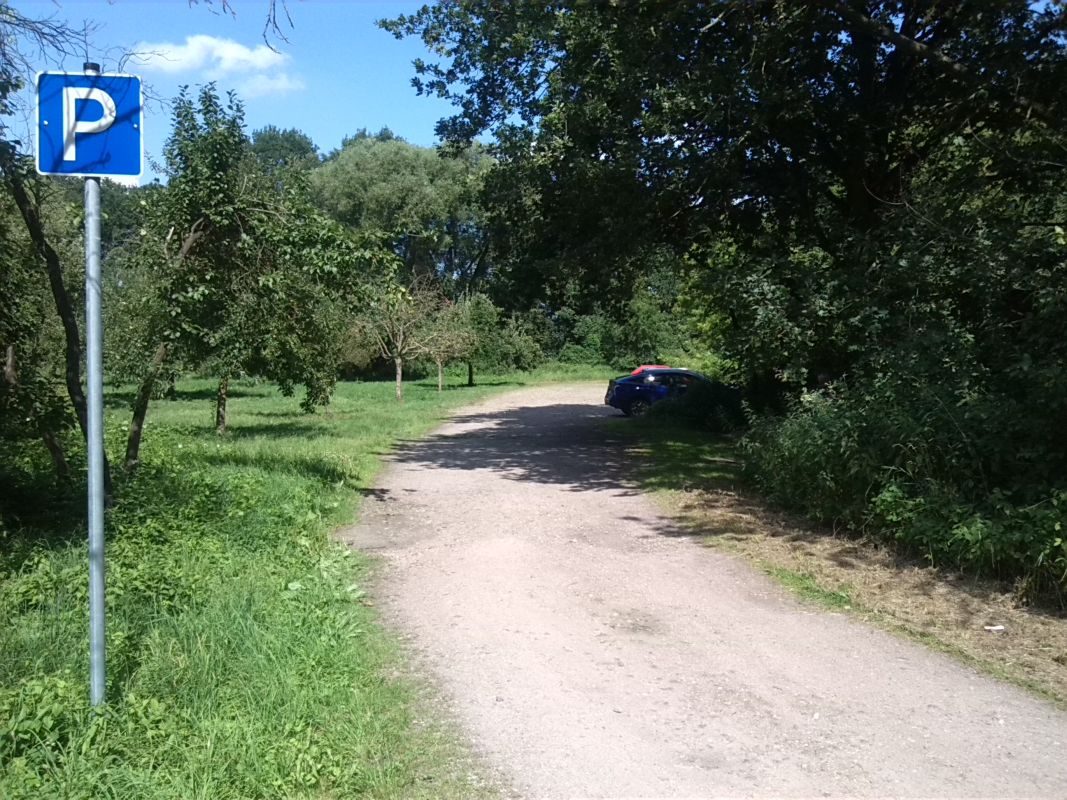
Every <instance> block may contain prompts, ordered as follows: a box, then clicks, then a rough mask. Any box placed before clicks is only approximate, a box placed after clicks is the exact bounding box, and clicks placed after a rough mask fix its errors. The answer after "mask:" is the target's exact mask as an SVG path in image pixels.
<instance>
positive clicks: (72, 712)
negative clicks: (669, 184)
mask: <svg viewBox="0 0 1067 800" xmlns="http://www.w3.org/2000/svg"><path fill="white" fill-rule="evenodd" d="M572 375H573V373H572ZM578 376H580V377H590V375H589V372H588V370H586V371H585V372H584V373H580V374H579V375H578ZM559 377H571V376H560V375H556V374H553V373H552V372H551V371H547V372H542V373H540V374H534V375H532V376H530V375H527V376H524V377H520V378H515V377H514V376H508V377H504V378H501V377H496V378H494V377H491V376H489V377H485V378H481V379H480V380H481V384H482V385H480V386H478V387H475V388H473V389H468V388H465V387H464V388H462V389H458V388H457V389H456V390H454V391H446V392H441V393H439V392H437V391H436V386H434V385H433V384H432V383H430V382H426V383H418V384H413V385H410V386H409V388H408V391H407V394H406V402H405V403H404V404H403V405H400V404H397V403H396V401H395V400H394V399H393V397H392V391H393V389H392V386H391V385H390V384H388V383H365V384H344V385H341V386H340V387H339V388H338V392H337V395H336V398H335V400H334V402H333V403H332V404H331V406H330V408H329V409H328V410H327V411H325V412H320V413H319V414H316V415H312V416H305V415H302V414H301V413H300V412H299V404H298V400H297V399H293V398H289V399H287V398H283V397H281V396H279V395H278V394H277V392H276V391H274V390H273V389H271V388H268V387H265V386H256V385H251V384H245V385H239V386H236V387H234V391H233V392H232V398H233V399H232V401H231V404H230V426H231V427H230V432H229V433H228V434H227V435H226V436H224V437H218V436H216V435H215V434H214V432H213V424H212V407H211V396H212V393H213V392H212V388H213V387H212V386H211V385H210V384H209V383H207V382H196V381H190V382H184V383H181V384H179V387H178V396H177V399H175V400H169V401H160V402H157V403H155V404H154V405H153V408H152V410H151V412H150V415H149V421H148V426H149V427H148V430H147V432H146V436H145V443H144V448H143V453H142V462H143V464H142V467H141V468H140V469H139V470H138V471H137V472H136V473H135V474H134V475H133V476H130V477H122V478H120V480H119V481H118V483H117V497H118V502H117V504H116V506H115V508H114V510H112V511H111V512H110V513H109V515H108V520H107V537H108V552H107V556H108V634H107V641H108V657H109V662H108V687H107V698H108V705H107V707H106V709H105V710H104V711H103V713H99V714H93V713H90V710H89V708H88V706H87V688H86V675H87V668H88V665H87V661H88V658H87V597H86V595H87V591H86V584H87V579H86V556H85V546H84V541H83V531H84V512H83V508H82V507H83V504H84V500H83V498H84V494H83V489H82V487H80V486H79V487H76V488H73V489H65V490H64V489H59V488H56V487H54V486H52V485H50V484H49V482H48V480H47V479H46V478H44V477H42V476H46V475H47V474H48V465H47V464H46V463H45V461H44V459H43V458H42V457H41V456H42V454H40V453H38V452H37V451H36V448H33V447H28V448H25V449H23V450H21V451H19V452H18V453H16V454H14V456H13V457H12V458H11V459H8V460H7V461H6V462H5V463H4V464H3V466H2V467H0V470H2V474H0V479H2V481H3V485H4V496H3V502H2V505H0V510H2V516H0V618H2V620H3V632H2V634H0V797H3V798H12V799H14V798H23V797H25V798H30V797H33V798H44V797H63V798H81V797H84V798H93V800H96V799H97V798H107V797H115V798H132V797H138V798H174V799H175V800H177V799H178V798H181V800H191V799H192V798H212V800H221V799H224V798H258V797H353V796H371V797H393V796H398V795H406V794H411V793H418V792H417V790H418V788H419V787H420V786H422V785H424V781H425V779H427V778H432V779H433V782H432V783H430V784H429V785H431V786H433V787H434V790H433V792H432V794H435V795H436V794H448V793H449V791H450V789H449V781H448V778H449V775H450V772H449V769H448V766H447V764H444V763H440V762H438V761H434V759H433V758H432V757H429V758H428V757H427V756H426V755H425V752H426V751H427V750H430V749H432V748H430V747H429V740H428V737H429V736H430V734H429V733H425V732H419V730H417V729H416V727H415V726H413V724H412V690H411V688H410V687H408V686H406V685H405V684H404V683H403V682H402V681H399V680H396V679H394V678H391V677H390V676H391V675H392V674H394V673H395V672H396V668H397V666H398V661H397V659H398V656H397V653H396V652H395V649H394V646H393V644H392V643H391V641H390V640H389V639H388V637H387V636H386V635H384V634H383V633H382V631H381V629H380V628H379V627H378V625H377V623H376V621H375V618H374V614H373V609H372V608H371V607H370V606H369V605H368V604H367V601H366V598H365V596H364V590H365V588H364V587H365V583H366V578H367V573H368V563H367V561H366V559H365V558H363V557H362V556H360V555H358V554H355V553H352V552H351V551H348V550H346V549H344V548H343V547H341V546H339V545H337V544H335V543H333V542H332V541H331V539H330V533H331V531H332V530H333V529H335V528H336V527H337V526H338V525H340V524H343V523H345V522H347V521H350V520H351V519H352V518H353V516H354V514H355V512H356V511H357V509H358V505H359V502H360V500H361V498H362V496H363V495H364V494H366V493H367V492H368V491H369V490H370V489H371V487H372V486H373V482H374V478H375V475H376V473H377V470H378V469H379V464H380V459H381V456H382V455H383V454H384V453H386V452H388V450H389V449H390V448H391V447H392V446H393V445H394V444H395V443H396V441H397V440H398V439H405V438H410V437H415V436H418V435H420V434H421V433H423V432H424V431H425V430H426V429H427V428H429V427H430V426H431V425H432V424H433V423H434V422H435V421H437V420H438V419H440V418H441V417H442V416H443V415H444V414H445V413H446V412H447V411H448V410H449V409H450V408H452V407H454V406H457V405H459V404H462V403H466V402H469V401H472V400H475V399H477V398H479V397H482V396H484V395H485V394H487V393H489V392H493V391H498V390H500V389H501V388H508V387H510V386H512V385H514V384H516V383H520V382H529V381H536V380H546V379H552V378H557V379H558V378H559ZM128 400H129V397H128V396H127V395H126V394H124V393H123V392H121V391H113V392H111V393H109V395H108V403H109V412H108V424H107V428H108V433H109V441H108V449H109V451H110V452H112V453H118V452H121V446H122V443H123V437H124V434H125V431H124V429H123V427H124V425H125V423H126V422H127V420H128V413H127V411H126V406H127V403H128ZM453 777H454V776H453ZM468 788H470V787H466V788H458V789H457V788H456V787H455V786H453V787H452V789H451V791H452V792H453V793H459V794H461V795H464V796H466V795H468V794H469V793H470V792H468Z"/></svg>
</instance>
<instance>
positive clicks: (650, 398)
mask: <svg viewBox="0 0 1067 800" xmlns="http://www.w3.org/2000/svg"><path fill="white" fill-rule="evenodd" d="M698 383H704V384H708V385H710V384H711V380H710V379H708V378H707V377H705V376H704V375H701V374H700V373H699V372H693V371H692V370H688V369H670V368H668V369H660V368H658V367H650V368H647V369H642V370H641V371H640V372H637V373H636V374H634V373H631V374H630V375H622V376H620V377H618V378H613V379H612V380H611V381H609V382H608V392H607V394H606V395H605V396H604V404H605V405H609V406H612V407H613V408H617V409H619V411H621V412H622V413H623V414H625V415H626V416H628V417H638V416H640V415H641V414H644V413H645V412H646V411H648V409H649V408H651V407H652V404H653V403H658V402H659V401H660V400H666V399H667V398H668V397H680V396H682V395H683V394H685V393H686V392H687V391H688V390H689V389H690V387H692V386H694V385H696V384H698Z"/></svg>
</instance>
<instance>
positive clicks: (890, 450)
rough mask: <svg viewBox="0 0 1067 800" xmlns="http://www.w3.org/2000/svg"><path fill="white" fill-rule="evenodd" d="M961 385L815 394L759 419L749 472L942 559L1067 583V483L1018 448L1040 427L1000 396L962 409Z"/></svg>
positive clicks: (832, 517)
mask: <svg viewBox="0 0 1067 800" xmlns="http://www.w3.org/2000/svg"><path fill="white" fill-rule="evenodd" d="M952 390H953V387H952V386H951V385H950V384H945V383H942V384H940V385H939V384H937V383H936V382H935V381H931V380H929V379H926V378H921V377H916V378H913V379H911V380H901V379H896V380H888V379H887V380H884V381H882V382H870V383H867V384H865V385H862V386H857V387H849V386H847V385H845V384H844V383H838V384H835V385H833V386H830V387H827V388H825V389H823V390H820V391H812V392H805V393H804V394H802V395H801V396H800V397H799V399H798V400H796V401H795V403H794V404H793V405H792V407H791V408H790V409H789V411H788V413H787V414H785V415H783V416H768V417H763V418H761V419H759V420H758V421H757V422H756V424H755V425H754V427H753V430H752V431H751V433H750V434H749V435H748V436H747V437H746V439H745V441H744V449H745V452H746V456H747V469H748V470H749V471H750V473H751V474H752V475H753V477H754V478H755V480H756V481H757V482H758V484H759V485H760V486H761V487H762V488H763V489H764V490H765V491H766V492H768V494H770V495H771V496H772V497H773V498H775V499H776V500H778V501H780V502H782V503H784V504H786V505H789V506H793V507H796V508H799V509H802V510H804V511H805V512H807V513H808V514H810V515H811V516H812V517H814V518H816V519H819V520H822V521H825V522H832V523H842V524H844V525H847V526H849V527H852V528H855V529H863V530H867V531H870V532H872V533H874V534H876V535H878V536H881V537H883V538H887V539H890V540H895V541H897V542H900V543H901V544H902V545H903V546H904V547H905V548H906V549H908V550H910V551H911V552H913V553H916V554H919V555H922V556H923V557H925V558H927V559H928V560H929V561H930V562H931V563H934V564H937V565H943V566H947V567H950V568H958V569H965V570H969V571H974V572H977V573H980V574H985V575H989V576H994V577H999V578H1018V579H1019V580H1020V581H1021V583H1020V587H1019V588H1020V592H1021V594H1023V595H1026V596H1034V595H1036V594H1040V593H1055V592H1063V591H1065V590H1067V546H1065V544H1064V536H1063V529H1064V526H1065V524H1067V484H1065V482H1064V480H1063V475H1062V474H1057V473H1056V472H1055V470H1054V466H1053V462H1052V461H1051V460H1045V458H1040V459H1038V461H1039V463H1040V464H1041V467H1042V469H1040V470H1036V471H1035V469H1034V467H1035V466H1036V465H1035V464H1031V465H1030V466H1029V468H1028V467H1027V465H1026V464H1025V463H1023V462H1022V461H1021V460H1019V459H1017V458H1013V457H1012V456H1011V454H1012V453H1020V452H1025V451H1026V449H1033V448H1034V447H1037V446H1038V442H1037V441H1036V440H1035V434H1037V435H1039V432H1038V431H1036V430H1031V431H1029V436H1028V432H1027V430H1026V428H1033V426H1032V423H1031V422H1030V421H1029V420H1027V419H1026V418H1024V417H1013V416H1012V415H1011V409H1010V408H1009V407H1006V406H1004V405H1001V404H999V403H997V402H996V399H997V398H995V397H992V396H986V397H983V398H975V399H973V400H972V401H971V402H970V403H969V404H966V405H961V404H960V403H958V402H951V401H952V397H953V394H954V393H953V391H952ZM1004 417H1007V419H1004ZM994 419H996V420H997V422H996V424H995V425H994V424H993V421H994ZM1026 439H1030V444H1029V446H1021V445H1024V443H1025V440H1026ZM998 440H999V441H998ZM1013 440H1014V447H1011V445H1012V441H1013ZM1038 473H1043V474H1038Z"/></svg>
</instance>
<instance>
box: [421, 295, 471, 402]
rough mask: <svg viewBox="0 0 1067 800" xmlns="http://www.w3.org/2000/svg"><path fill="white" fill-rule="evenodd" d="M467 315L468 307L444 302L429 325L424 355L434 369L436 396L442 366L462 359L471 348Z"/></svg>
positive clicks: (442, 379) (442, 380)
mask: <svg viewBox="0 0 1067 800" xmlns="http://www.w3.org/2000/svg"><path fill="white" fill-rule="evenodd" d="M469 312H470V307H469V306H468V305H467V304H466V303H463V302H459V303H453V302H450V301H446V302H445V303H444V305H443V306H442V307H441V308H440V310H439V311H438V312H437V314H436V315H435V316H434V318H433V321H432V322H431V326H432V328H433V336H432V337H431V338H430V341H429V344H428V345H427V347H426V354H427V355H428V356H429V357H430V358H431V359H432V360H433V363H434V364H435V365H436V366H437V391H439V392H440V391H443V390H444V388H445V366H446V365H448V364H450V363H452V362H453V361H455V360H457V359H459V358H463V357H465V356H466V355H467V354H468V353H470V351H471V349H472V348H473V346H474V343H475V331H474V327H473V325H472V324H471V322H472V321H471V317H470V313H469Z"/></svg>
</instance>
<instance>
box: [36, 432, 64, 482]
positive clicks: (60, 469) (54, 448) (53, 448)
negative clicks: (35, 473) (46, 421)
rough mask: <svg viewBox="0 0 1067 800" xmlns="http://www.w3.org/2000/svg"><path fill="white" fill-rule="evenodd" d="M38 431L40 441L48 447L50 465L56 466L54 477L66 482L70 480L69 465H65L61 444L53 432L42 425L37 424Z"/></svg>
mask: <svg viewBox="0 0 1067 800" xmlns="http://www.w3.org/2000/svg"><path fill="white" fill-rule="evenodd" d="M38 431H39V432H40V434H41V441H42V442H44V446H45V447H46V448H48V455H50V456H52V466H54V467H55V468H56V477H57V478H59V479H60V480H61V481H63V482H64V483H66V482H67V481H69V480H70V467H69V466H67V458H66V456H65V455H64V454H63V445H62V444H60V443H59V439H58V438H57V437H56V435H55V433H54V432H53V431H50V430H48V429H47V428H45V427H44V425H38Z"/></svg>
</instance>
